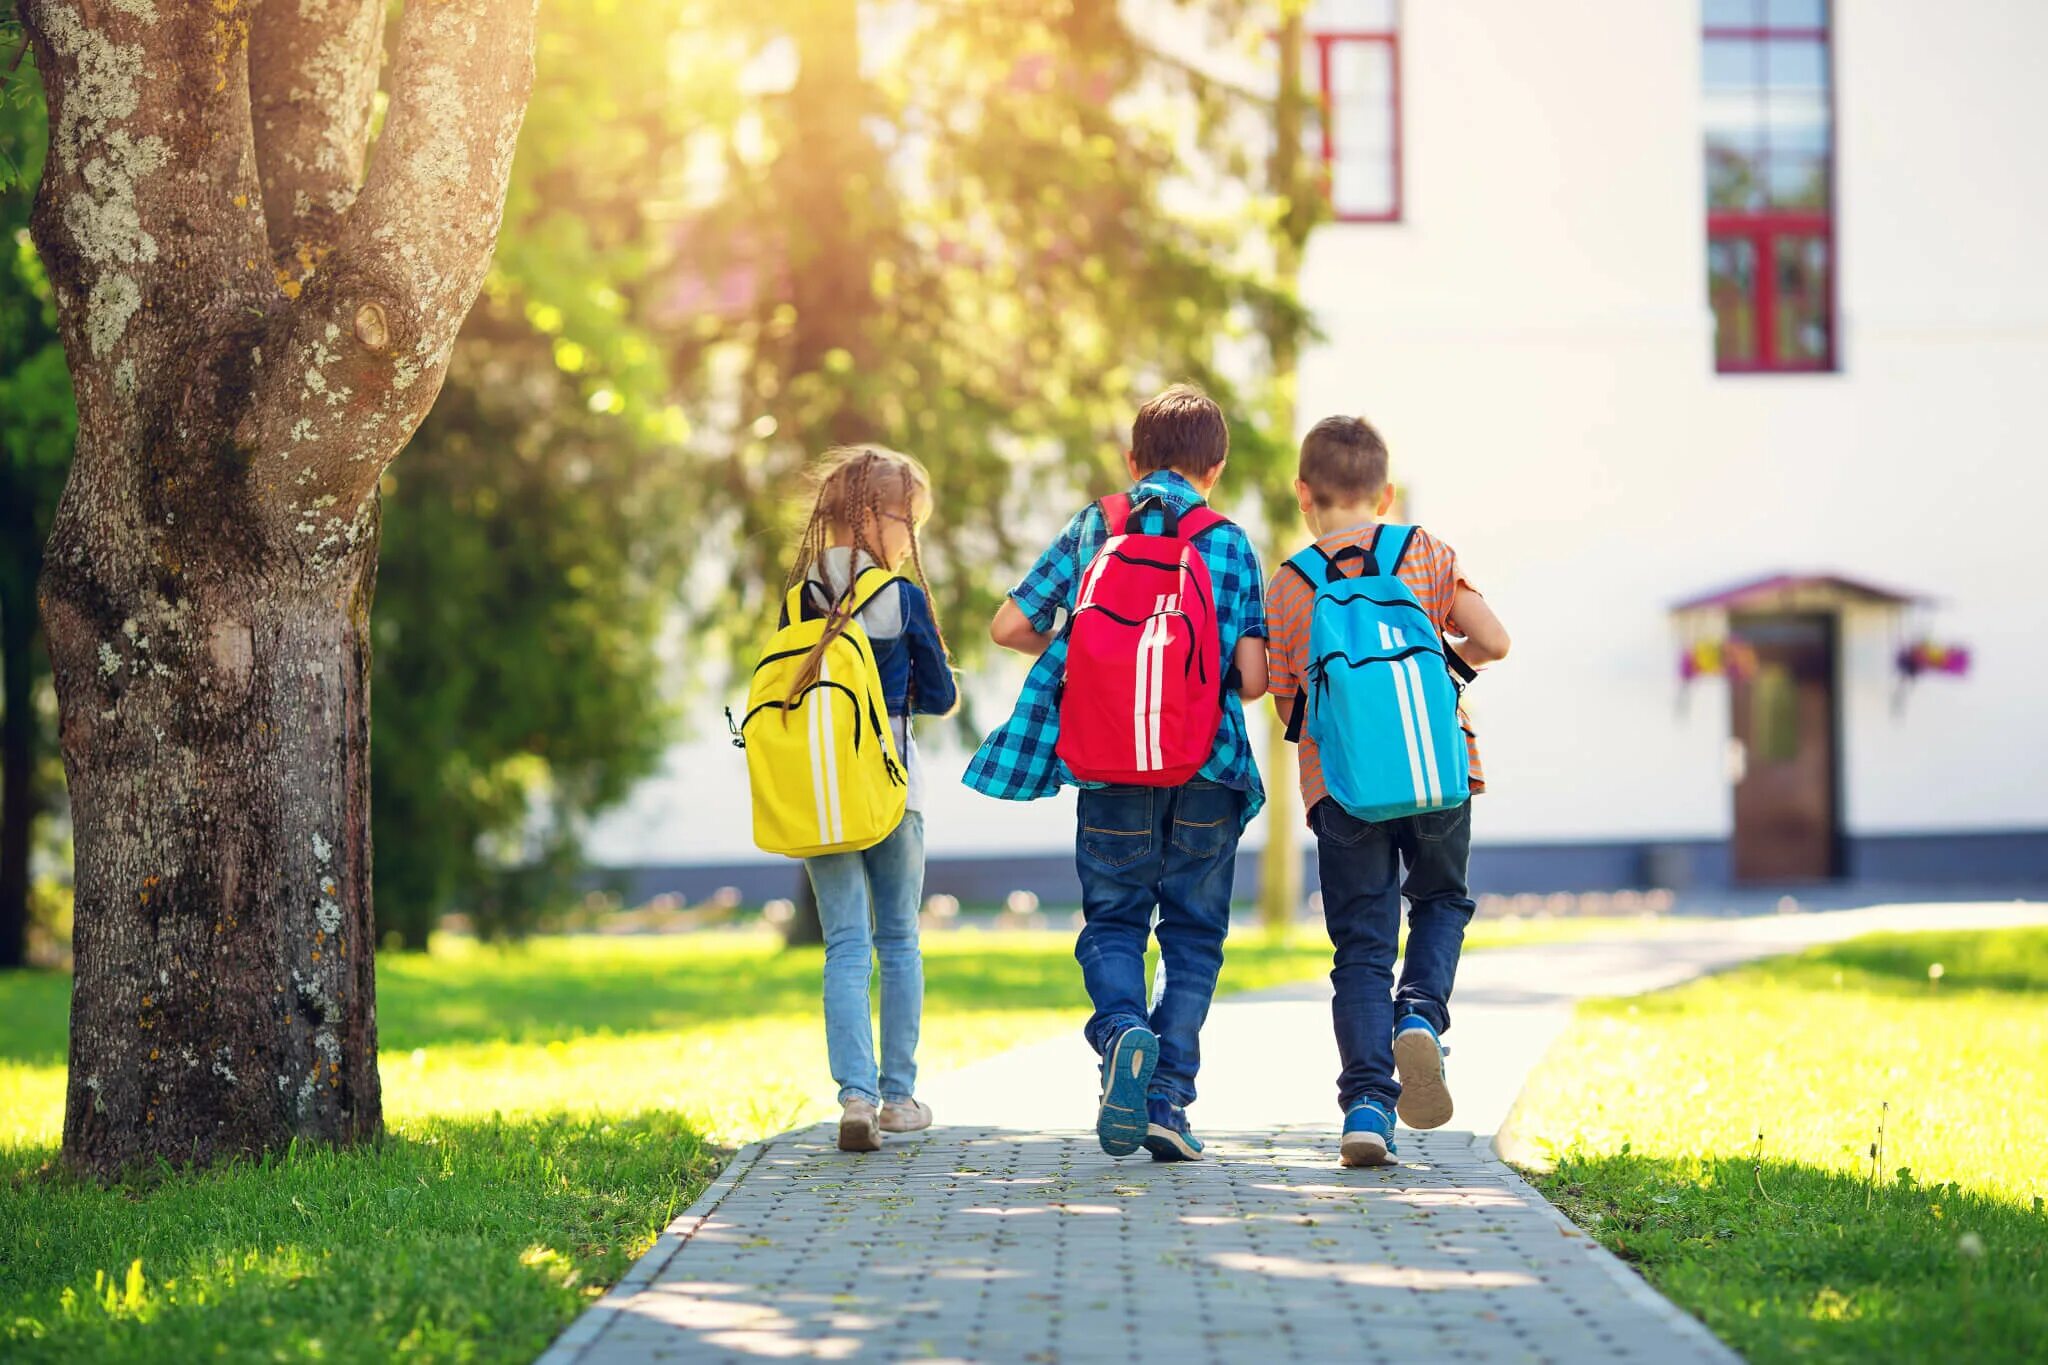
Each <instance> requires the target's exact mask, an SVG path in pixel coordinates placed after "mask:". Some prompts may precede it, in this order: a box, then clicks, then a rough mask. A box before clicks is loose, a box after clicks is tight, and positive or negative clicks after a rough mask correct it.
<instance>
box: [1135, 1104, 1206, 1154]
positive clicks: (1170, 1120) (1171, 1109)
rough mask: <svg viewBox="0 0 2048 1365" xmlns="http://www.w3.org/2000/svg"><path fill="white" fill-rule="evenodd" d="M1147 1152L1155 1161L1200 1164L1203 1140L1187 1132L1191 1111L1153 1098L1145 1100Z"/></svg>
mask: <svg viewBox="0 0 2048 1365" xmlns="http://www.w3.org/2000/svg"><path fill="white" fill-rule="evenodd" d="M1145 1117H1146V1119H1147V1120H1148V1121H1147V1123H1146V1125H1145V1150H1146V1151H1148V1152H1150V1153H1151V1154H1152V1159H1153V1160H1154V1161H1200V1160H1201V1159H1202V1140H1201V1139H1200V1138H1198V1137H1196V1136H1195V1135H1194V1134H1193V1133H1191V1132H1189V1131H1188V1111H1187V1110H1185V1109H1183V1108H1181V1107H1180V1106H1179V1105H1177V1104H1175V1103H1174V1102H1173V1101H1172V1100H1168V1099H1161V1098H1160V1097H1159V1096H1157V1095H1154V1096H1153V1097H1152V1098H1151V1099H1149V1100H1146V1101H1145Z"/></svg>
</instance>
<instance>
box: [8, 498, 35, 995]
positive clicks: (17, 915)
mask: <svg viewBox="0 0 2048 1365" xmlns="http://www.w3.org/2000/svg"><path fill="white" fill-rule="evenodd" d="M16 513H19V514H20V515H19V517H18V518H17V516H16ZM28 513H29V509H28V508H27V507H26V506H21V507H10V508H7V509H6V510H5V512H4V514H0V517H4V530H5V532H6V534H7V535H9V536H14V535H16V534H23V535H32V534H33V530H32V529H31V528H29V527H28V526H26V525H18V524H17V522H20V523H26V522H27V521H28ZM20 589H21V590H19V591H17V590H16V585H15V584H14V583H12V581H11V579H0V969H4V968H8V967H22V966H26V965H27V964H28V888H29V852H30V849H31V848H32V847H33V846H34V834H35V818H36V800H35V769H36V717H35V669H34V666H33V663H32V661H31V658H30V654H29V651H31V650H32V649H34V648H35V641H36V617H35V603H34V602H32V601H31V600H30V594H29V593H28V591H27V590H26V589H27V584H25V583H24V584H22V585H20Z"/></svg>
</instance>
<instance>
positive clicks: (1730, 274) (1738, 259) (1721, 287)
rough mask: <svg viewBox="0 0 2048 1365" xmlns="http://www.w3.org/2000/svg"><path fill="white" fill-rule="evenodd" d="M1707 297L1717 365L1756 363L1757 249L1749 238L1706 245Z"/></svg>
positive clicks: (1724, 239) (1714, 240) (1738, 366)
mask: <svg viewBox="0 0 2048 1365" xmlns="http://www.w3.org/2000/svg"><path fill="white" fill-rule="evenodd" d="M1707 294H1708V297H1709V298H1710V299H1711V300H1712V302H1713V305H1714V361H1715V363H1716V364H1717V365H1719V366H1721V367H1722V368H1724V369H1726V368H1730V367H1735V368H1741V367H1743V366H1748V365H1754V364H1756V362H1757V346H1756V341H1757V338H1756V248H1755V247H1754V246H1753V245H1752V244H1751V243H1750V241H1749V239H1748V238H1746V237H1721V238H1715V239H1713V240H1711V241H1709V242H1708V243H1707Z"/></svg>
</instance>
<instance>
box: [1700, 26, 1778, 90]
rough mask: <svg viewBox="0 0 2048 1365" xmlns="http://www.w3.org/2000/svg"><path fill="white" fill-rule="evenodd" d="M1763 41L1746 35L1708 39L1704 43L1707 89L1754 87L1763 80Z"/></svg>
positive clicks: (1702, 53) (1703, 57)
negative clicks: (1752, 40)
mask: <svg viewBox="0 0 2048 1365" xmlns="http://www.w3.org/2000/svg"><path fill="white" fill-rule="evenodd" d="M1763 46H1764V45H1763V44H1761V43H1756V42H1751V41H1750V40H1749V39H1747V38H1708V39H1706V40H1705V42H1704V43H1703V44H1702V45H1701V57H1702V60H1703V64H1704V69H1705V74H1706V82H1707V90H1708V91H1709V92H1710V93H1711V92H1713V91H1716V90H1752V89H1754V88H1755V87H1756V86H1758V85H1759V84H1761V83H1762V81H1763V69H1764V68H1763V52H1762V50H1761V49H1762V48H1763Z"/></svg>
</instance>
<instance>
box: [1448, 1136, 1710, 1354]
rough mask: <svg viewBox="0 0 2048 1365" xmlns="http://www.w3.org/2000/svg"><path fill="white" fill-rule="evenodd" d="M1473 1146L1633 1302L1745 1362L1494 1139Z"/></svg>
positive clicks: (1704, 1348)
mask: <svg viewBox="0 0 2048 1365" xmlns="http://www.w3.org/2000/svg"><path fill="white" fill-rule="evenodd" d="M1472 1146H1473V1149H1474V1151H1475V1152H1476V1154H1477V1155H1479V1156H1481V1157H1483V1158H1485V1159H1486V1160H1488V1161H1492V1162H1495V1163H1497V1164H1498V1165H1499V1166H1500V1168H1501V1169H1502V1170H1503V1171H1505V1172H1506V1173H1507V1187H1508V1188H1509V1189H1510V1190H1513V1191H1514V1192H1515V1193H1517V1194H1520V1195H1523V1196H1525V1197H1526V1198H1527V1199H1528V1201H1529V1205H1530V1207H1532V1208H1534V1209H1536V1210H1537V1211H1538V1212H1539V1213H1541V1214H1542V1215H1543V1216H1544V1217H1546V1218H1548V1219H1550V1221H1551V1222H1553V1223H1555V1224H1557V1229H1558V1232H1559V1234H1560V1235H1562V1236H1564V1237H1566V1238H1567V1239H1569V1240H1570V1241H1571V1242H1572V1243H1573V1244H1574V1245H1576V1246H1577V1247H1579V1248H1580V1250H1581V1251H1582V1252H1583V1253H1584V1254H1585V1256H1586V1257H1587V1258H1588V1259H1589V1260H1591V1261H1592V1262H1593V1264H1595V1265H1597V1266H1599V1267H1600V1269H1602V1270H1603V1271H1605V1272H1606V1273H1607V1276H1608V1278H1609V1279H1611V1280H1613V1281H1614V1283H1615V1285H1616V1286H1617V1287H1618V1288H1619V1289H1620V1290H1621V1292H1622V1293H1623V1294H1624V1295H1626V1296H1627V1297H1628V1298H1629V1299H1630V1300H1631V1301H1632V1302H1634V1303H1636V1304H1637V1305H1639V1306H1641V1307H1642V1308H1643V1309H1645V1310H1646V1311H1648V1312H1650V1313H1653V1314H1655V1315H1656V1316H1657V1317H1659V1318H1661V1319H1663V1320H1664V1321H1665V1322H1666V1323H1668V1324H1670V1326H1671V1329H1672V1330H1673V1331H1675V1332H1677V1333H1678V1334H1679V1335H1680V1336H1683V1337H1685V1338H1686V1339H1688V1340H1689V1341H1691V1342H1693V1343H1694V1344H1695V1345H1697V1346H1698V1347H1699V1349H1700V1351H1701V1352H1702V1353H1703V1354H1705V1355H1706V1356H1707V1357H1708V1358H1709V1359H1713V1360H1720V1361H1725V1362H1727V1365H1742V1357H1741V1356H1739V1355H1737V1354H1735V1352H1734V1351H1732V1350H1730V1349H1729V1348H1728V1346H1727V1345H1726V1343H1724V1342H1723V1341H1722V1340H1721V1338H1719V1337H1717V1336H1715V1335H1714V1333H1713V1331H1712V1330H1711V1329H1709V1328H1708V1326H1707V1325H1706V1324H1705V1323H1703V1322H1701V1321H1700V1320H1699V1319H1698V1318H1696V1317H1694V1316H1693V1315H1692V1314H1690V1313H1688V1312H1686V1311H1685V1310H1684V1309H1683V1308H1680V1307H1679V1306H1678V1305H1677V1304H1675V1303H1673V1302H1672V1301H1671V1300H1670V1299H1668V1298H1666V1297H1665V1296H1664V1295H1663V1294H1662V1293H1660V1292H1658V1290H1657V1287H1656V1286H1655V1285H1653V1284H1651V1283H1650V1282H1649V1281H1648V1280H1646V1279H1644V1278H1643V1277H1642V1275H1641V1274H1640V1273H1639V1272H1637V1270H1636V1268H1635V1267H1634V1266H1632V1265H1630V1264H1629V1263H1628V1262H1627V1261H1624V1260H1622V1259H1621V1258H1620V1257H1619V1256H1617V1255H1615V1254H1614V1253H1613V1252H1611V1251H1609V1250H1608V1249H1607V1248H1606V1247H1604V1246H1601V1245H1600V1242H1599V1239H1597V1238H1596V1237H1594V1236H1593V1234H1592V1233H1590V1232H1587V1231H1586V1230H1585V1229H1584V1228H1582V1227H1580V1226H1579V1225H1578V1224H1577V1223H1574V1222H1573V1221H1572V1220H1571V1219H1570V1218H1567V1217H1566V1216H1565V1213H1564V1210H1563V1209H1560V1208H1559V1207H1558V1206H1557V1205H1555V1204H1553V1203H1551V1202H1550V1201H1549V1200H1548V1199H1546V1198H1544V1196H1543V1191H1541V1190H1539V1189H1537V1188H1536V1187H1535V1186H1534V1185H1531V1184H1530V1183H1529V1182H1528V1181H1526V1180H1524V1179H1523V1178H1522V1173H1521V1172H1520V1171H1518V1170H1516V1169H1515V1168H1514V1166H1513V1164H1512V1163H1510V1162H1509V1161H1507V1160H1506V1159H1505V1158H1504V1157H1503V1155H1502V1153H1501V1152H1500V1150H1499V1148H1498V1146H1497V1144H1496V1143H1495V1141H1494V1139H1493V1138H1491V1137H1487V1136H1485V1135H1484V1134H1481V1135H1479V1136H1476V1137H1474V1138H1473V1139H1472Z"/></svg>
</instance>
